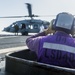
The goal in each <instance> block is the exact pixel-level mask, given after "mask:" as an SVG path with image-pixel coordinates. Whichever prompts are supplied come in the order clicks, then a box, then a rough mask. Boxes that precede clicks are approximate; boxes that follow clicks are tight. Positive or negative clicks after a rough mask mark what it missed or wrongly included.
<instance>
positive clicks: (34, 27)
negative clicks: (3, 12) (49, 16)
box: [0, 3, 50, 35]
mask: <svg viewBox="0 0 75 75" xmlns="http://www.w3.org/2000/svg"><path fill="white" fill-rule="evenodd" d="M26 5H27V9H28V14H29V15H28V16H8V17H0V18H21V17H30V19H25V20H20V21H16V22H14V23H12V24H11V25H10V26H8V27H6V28H4V29H3V31H6V32H12V33H16V32H17V33H21V34H22V35H28V33H38V32H39V31H40V26H41V25H43V26H44V28H45V29H46V28H47V27H48V26H49V24H50V23H49V22H48V21H44V20H40V19H34V18H33V17H39V16H38V15H34V14H32V7H31V4H30V3H26Z"/></svg>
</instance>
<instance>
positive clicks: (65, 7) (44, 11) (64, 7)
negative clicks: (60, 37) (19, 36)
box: [0, 0, 75, 32]
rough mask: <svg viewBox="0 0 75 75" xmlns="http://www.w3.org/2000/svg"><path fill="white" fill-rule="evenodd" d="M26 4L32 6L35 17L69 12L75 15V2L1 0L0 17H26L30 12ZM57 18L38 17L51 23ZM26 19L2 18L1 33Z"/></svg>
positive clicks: (60, 0) (0, 21) (0, 19)
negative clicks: (16, 22)
mask: <svg viewBox="0 0 75 75" xmlns="http://www.w3.org/2000/svg"><path fill="white" fill-rule="evenodd" d="M25 3H31V4H32V13H33V14H35V15H57V14H58V13H60V12H69V13H71V14H73V15H75V0H0V17H4V16H25V15H28V11H27V8H26V5H25ZM53 18H55V17H50V16H49V17H38V18H37V19H41V20H46V21H49V22H50V20H51V19H53ZM24 19H26V18H0V32H1V31H2V30H3V28H4V27H7V26H9V25H10V24H12V23H13V22H15V21H19V20H24Z"/></svg>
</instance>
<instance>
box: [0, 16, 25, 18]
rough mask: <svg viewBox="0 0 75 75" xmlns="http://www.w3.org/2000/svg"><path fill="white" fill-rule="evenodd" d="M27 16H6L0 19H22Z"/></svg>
mask: <svg viewBox="0 0 75 75" xmlns="http://www.w3.org/2000/svg"><path fill="white" fill-rule="evenodd" d="M22 17H25V16H4V17H0V18H22Z"/></svg>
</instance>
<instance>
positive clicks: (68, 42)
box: [26, 12, 75, 68]
mask: <svg viewBox="0 0 75 75" xmlns="http://www.w3.org/2000/svg"><path fill="white" fill-rule="evenodd" d="M52 29H54V30H55V31H56V32H55V33H54V35H47V34H49V33H51V32H54V31H53V30H52ZM52 29H51V27H49V28H48V29H47V30H45V31H43V32H42V33H39V34H36V35H34V36H31V37H29V38H28V39H27V40H26V44H27V46H28V48H29V49H30V50H31V51H35V52H36V54H37V56H38V62H42V63H46V64H51V65H56V66H62V67H69V68H75V39H74V38H73V37H72V36H70V34H73V32H74V16H73V15H71V14H69V13H66V12H62V13H59V14H58V15H57V16H56V19H55V22H54V25H53V26H52Z"/></svg>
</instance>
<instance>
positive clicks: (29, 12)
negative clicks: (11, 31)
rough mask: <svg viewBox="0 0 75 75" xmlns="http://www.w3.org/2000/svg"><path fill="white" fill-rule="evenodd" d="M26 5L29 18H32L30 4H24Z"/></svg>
mask: <svg viewBox="0 0 75 75" xmlns="http://www.w3.org/2000/svg"><path fill="white" fill-rule="evenodd" d="M26 4H27V9H28V14H29V17H32V7H31V4H29V3H26Z"/></svg>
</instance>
